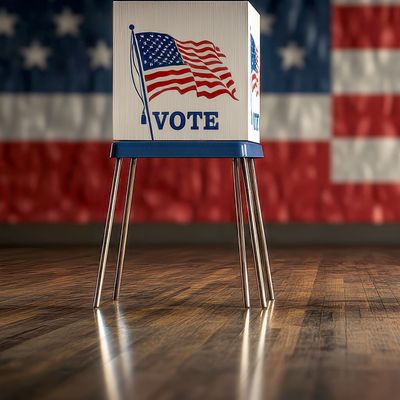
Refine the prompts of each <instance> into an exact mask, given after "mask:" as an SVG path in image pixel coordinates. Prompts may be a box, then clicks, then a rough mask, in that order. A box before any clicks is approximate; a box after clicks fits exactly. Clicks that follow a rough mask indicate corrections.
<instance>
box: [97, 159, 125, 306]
mask: <svg viewBox="0 0 400 400" xmlns="http://www.w3.org/2000/svg"><path fill="white" fill-rule="evenodd" d="M121 165H122V159H121V158H117V159H116V161H115V167H114V175H113V180H112V185H111V193H110V201H109V204H108V211H107V219H106V225H105V228H104V236H103V244H102V247H101V255H100V262H99V269H98V272H97V281H96V290H95V293H94V300H93V308H98V307H99V305H100V298H101V290H102V288H103V282H104V274H105V272H106V264H107V256H108V249H109V247H110V239H111V231H112V226H113V221H114V211H115V203H116V200H117V193H118V187H119V178H120V174H121Z"/></svg>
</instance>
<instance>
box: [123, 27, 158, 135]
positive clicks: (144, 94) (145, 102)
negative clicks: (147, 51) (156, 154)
mask: <svg viewBox="0 0 400 400" xmlns="http://www.w3.org/2000/svg"><path fill="white" fill-rule="evenodd" d="M129 29H130V30H131V31H132V34H131V52H132V47H133V48H134V50H135V55H136V59H137V64H138V68H139V71H138V72H139V78H140V84H141V87H142V97H141V100H142V102H143V105H144V109H145V112H146V116H147V122H148V126H149V130H150V136H151V140H154V135H153V126H152V124H151V119H150V111H149V104H148V100H147V91H146V85H145V82H144V76H143V70H142V61H141V58H140V52H139V49H138V46H137V42H136V37H135V32H134V31H135V25H133V24H131V25H129ZM131 62H132V60H131ZM133 63H135V61H133ZM134 65H135V64H134ZM131 74H132V80H133V84H134V85H135V80H134V77H133V71H132V66H131ZM135 88H136V86H135ZM138 95H139V93H138ZM139 97H140V95H139ZM142 117H143V116H142ZM142 123H143V118H142Z"/></svg>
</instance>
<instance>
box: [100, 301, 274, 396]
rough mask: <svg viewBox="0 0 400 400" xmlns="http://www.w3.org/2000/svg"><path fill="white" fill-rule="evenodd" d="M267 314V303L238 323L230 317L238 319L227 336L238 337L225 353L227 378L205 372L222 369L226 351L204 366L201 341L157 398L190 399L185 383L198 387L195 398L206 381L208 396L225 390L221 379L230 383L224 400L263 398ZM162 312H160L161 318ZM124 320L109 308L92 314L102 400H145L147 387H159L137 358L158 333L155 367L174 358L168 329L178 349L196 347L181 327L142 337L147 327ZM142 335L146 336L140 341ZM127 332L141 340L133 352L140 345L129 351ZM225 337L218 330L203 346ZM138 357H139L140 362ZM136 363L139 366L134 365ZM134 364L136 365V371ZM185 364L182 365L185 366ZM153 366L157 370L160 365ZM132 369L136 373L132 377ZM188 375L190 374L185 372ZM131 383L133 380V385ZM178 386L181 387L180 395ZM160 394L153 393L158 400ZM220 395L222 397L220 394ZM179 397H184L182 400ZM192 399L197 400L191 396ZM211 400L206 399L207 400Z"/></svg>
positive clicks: (271, 305)
mask: <svg viewBox="0 0 400 400" xmlns="http://www.w3.org/2000/svg"><path fill="white" fill-rule="evenodd" d="M273 308H274V303H273V302H270V303H269V306H268V308H267V309H265V310H262V311H260V309H257V308H254V309H251V310H246V311H245V312H244V314H243V318H241V317H240V314H239V313H240V311H239V310H235V311H234V313H236V312H237V313H238V314H236V315H235V318H232V322H231V324H232V325H231V326H230V327H229V329H228V331H229V332H232V329H233V332H237V335H236V337H239V334H240V333H241V337H240V340H238V341H237V342H236V341H235V342H233V343H232V342H231V345H232V344H233V346H234V349H232V347H231V348H230V350H232V351H231V356H232V357H233V358H232V363H231V364H230V365H231V366H232V369H231V370H230V371H229V374H228V375H227V376H228V378H227V376H222V375H221V376H220V377H219V376H218V375H215V374H214V371H213V369H211V370H210V368H209V365H210V362H211V364H212V363H213V362H215V364H214V366H215V370H218V368H220V369H221V365H218V362H220V363H222V365H226V364H224V360H222V359H221V355H224V354H225V353H226V352H227V348H226V347H225V348H224V347H222V348H220V352H219V354H215V359H214V358H213V360H210V352H209V350H208V349H209V348H210V342H207V341H205V342H204V344H203V345H202V346H200V347H198V348H197V350H196V352H194V353H190V354H189V355H188V358H187V361H185V359H184V358H182V363H183V364H182V365H183V366H180V367H179V368H177V370H176V373H172V374H171V373H168V374H167V375H169V378H167V379H166V380H164V384H163V386H162V391H163V393H162V394H163V395H165V396H166V397H168V398H171V399H175V398H185V397H190V395H191V394H193V393H192V389H193V388H191V387H189V385H185V382H194V383H195V384H196V385H197V382H198V385H200V386H199V387H196V390H198V393H202V391H204V390H207V389H208V388H206V389H204V388H203V387H202V384H203V383H204V382H207V381H208V383H209V384H210V387H209V389H212V392H213V393H217V392H218V393H221V390H220V389H221V386H222V385H226V381H225V379H228V380H229V382H230V383H233V385H232V386H230V387H231V389H232V391H233V392H232V391H230V390H229V387H228V388H227V390H226V392H225V393H226V396H227V397H226V398H229V400H231V399H232V398H234V397H235V393H234V392H235V391H236V393H237V396H236V397H237V399H238V400H259V399H260V400H261V399H263V398H265V395H266V387H265V371H264V363H265V359H266V357H267V355H266V341H267V335H268V332H269V329H268V328H269V323H270V320H271V317H272V313H273ZM164 311H165V310H163V311H162V312H164ZM160 312H161V311H160ZM186 313H187V311H186ZM229 313H232V311H231V310H229ZM234 313H233V315H234ZM171 314H174V315H175V316H176V318H177V319H178V320H182V321H184V320H185V311H182V313H178V312H177V311H176V310H174V311H171ZM181 314H183V315H181ZM129 315H131V314H130V313H126V312H124V311H123V310H121V309H120V308H119V306H118V305H115V306H114V307H113V308H108V309H107V310H106V311H102V310H96V311H95V319H96V324H97V330H98V338H99V348H100V354H101V364H102V367H101V368H102V371H103V380H104V392H105V393H104V395H105V397H106V398H107V399H108V400H121V399H131V398H133V397H135V398H137V399H140V398H142V397H145V398H151V390H152V388H149V387H148V384H149V382H152V383H154V388H157V385H159V384H160V382H159V381H161V382H162V381H163V379H164V377H163V375H164V374H161V375H162V376H160V375H159V370H158V371H157V369H154V367H153V366H152V364H150V363H149V362H148V361H146V358H145V357H144V358H143V354H144V353H146V351H147V350H146V349H147V348H151V346H149V344H148V343H149V342H151V341H152V340H153V341H154V340H156V339H155V338H156V337H158V336H159V335H160V334H161V333H162V334H166V336H164V338H169V339H165V343H164V344H163V347H160V348H158V349H157V350H156V353H157V354H156V353H154V352H153V353H152V354H151V357H152V358H153V360H157V362H158V361H159V360H163V358H164V357H165V352H170V354H169V359H170V360H173V357H174V356H176V357H180V355H179V353H180V350H179V349H177V346H178V347H179V345H177V343H176V336H175V335H171V334H168V332H166V331H168V329H169V328H170V327H171V326H172V328H171V329H174V332H175V330H176V332H179V337H180V341H181V343H182V348H185V345H186V348H194V347H196V343H194V342H196V341H197V339H196V337H192V334H193V326H192V327H190V326H189V325H187V326H185V325H184V324H177V325H174V324H172V325H168V324H167V325H164V326H162V325H161V326H157V324H155V325H154V326H153V327H151V328H150V331H148V329H149V326H148V325H147V328H146V324H143V322H142V321H141V322H140V323H139V322H138V321H137V323H136V324H135V327H133V326H129V323H128V322H127V318H129ZM186 317H187V314H186ZM221 318H223V312H221ZM128 321H129V322H131V324H132V320H130V319H128ZM193 322H194V323H195V324H196V326H197V325H198V324H197V323H196V321H193ZM196 329H197V328H196ZM199 329H200V327H199ZM143 330H144V331H147V332H148V333H146V334H145V335H144V332H143ZM133 332H135V333H136V335H137V338H140V337H142V336H143V337H144V338H145V339H144V340H139V341H138V342H137V346H139V343H140V346H141V347H137V348H134V337H133ZM226 332H227V331H225V332H224V330H221V331H220V332H219V333H217V334H216V335H213V336H210V337H209V340H210V341H216V342H219V343H222V344H224V343H225V341H226V338H227V336H225V335H226ZM228 337H229V336H228ZM147 341H149V342H147ZM146 343H147V344H146ZM211 348H212V345H211ZM174 349H177V350H174ZM135 350H136V351H135ZM182 351H183V350H182ZM135 353H137V354H138V357H139V358H138V359H137V360H136V363H135ZM140 355H142V357H140ZM211 357H212V353H211ZM236 357H237V358H236ZM141 359H142V361H141V362H139V360H141ZM235 359H236V360H239V365H237V364H236V362H235ZM143 360H144V361H143ZM193 360H196V361H193ZM138 362H139V364H138V365H136V364H137V363H138ZM185 362H187V363H186V364H185ZM203 362H204V365H203ZM156 364H157V363H156ZM159 364H161V365H162V363H159ZM179 365H180V364H179ZM164 367H165V366H164ZM188 367H189V368H188ZM135 368H137V369H138V370H137V371H135ZM191 368H192V370H191ZM190 370H191V371H192V372H190ZM222 370H223V368H222ZM193 371H196V375H195V376H194V375H193ZM169 372H170V371H169ZM135 378H136V380H135V381H134V379H135ZM146 378H147V379H146ZM208 378H210V379H208ZM145 382H146V383H145ZM134 384H135V386H134ZM146 386H147V387H146ZM179 386H182V387H183V389H182V388H180V387H179ZM162 391H160V392H157V393H158V394H160V393H161V392H162ZM149 393H150V395H149ZM222 393H224V391H223V392H222ZM182 395H184V396H183V397H182ZM149 396H150V397H149ZM194 398H197V397H196V396H194ZM211 398H212V396H211V397H210V399H211Z"/></svg>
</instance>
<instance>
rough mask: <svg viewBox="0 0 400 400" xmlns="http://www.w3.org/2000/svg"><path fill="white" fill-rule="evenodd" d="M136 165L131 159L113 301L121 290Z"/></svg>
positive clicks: (135, 160)
mask: <svg viewBox="0 0 400 400" xmlns="http://www.w3.org/2000/svg"><path fill="white" fill-rule="evenodd" d="M136 163H137V159H136V158H132V159H131V162H130V164H129V175H128V182H127V185H126V195H125V205H124V215H123V217H122V226H121V237H120V240H119V249H118V259H117V269H116V272H115V282H114V293H113V299H114V300H117V299H118V297H119V292H120V289H121V278H122V269H123V268H124V260H125V250H126V239H127V237H128V228H129V217H130V215H131V205H132V193H133V184H134V182H135V172H136Z"/></svg>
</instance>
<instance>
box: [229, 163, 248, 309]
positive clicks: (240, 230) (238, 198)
mask: <svg viewBox="0 0 400 400" xmlns="http://www.w3.org/2000/svg"><path fill="white" fill-rule="evenodd" d="M232 167H233V189H234V196H235V210H236V230H237V236H238V244H239V259H240V272H241V277H242V291H243V304H244V307H246V308H250V291H249V276H248V270H247V259H246V241H245V232H244V219H243V202H242V191H241V185H240V159H238V158H234V159H233V165H232Z"/></svg>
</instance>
